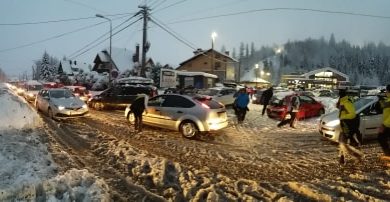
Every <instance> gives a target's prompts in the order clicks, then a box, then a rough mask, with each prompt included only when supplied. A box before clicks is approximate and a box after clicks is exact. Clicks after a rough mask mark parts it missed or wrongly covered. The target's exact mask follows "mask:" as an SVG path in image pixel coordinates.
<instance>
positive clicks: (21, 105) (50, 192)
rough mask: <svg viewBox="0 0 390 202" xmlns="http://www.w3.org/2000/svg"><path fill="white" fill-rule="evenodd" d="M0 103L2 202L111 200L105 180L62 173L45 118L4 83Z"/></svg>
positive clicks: (83, 173)
mask: <svg viewBox="0 0 390 202" xmlns="http://www.w3.org/2000/svg"><path fill="white" fill-rule="evenodd" d="M0 103H1V105H0V164H1V166H0V201H109V195H108V192H107V191H108V188H107V185H106V184H105V182H104V181H102V180H100V179H97V178H96V176H94V175H92V174H91V173H88V171H87V170H76V169H73V170H69V171H67V172H66V173H63V174H59V173H58V171H57V170H58V169H57V167H56V164H55V163H54V162H53V160H52V158H51V155H50V153H49V152H48V150H47V146H46V145H45V144H44V143H42V142H41V138H40V135H42V134H41V133H40V130H39V127H40V126H42V124H43V122H42V120H41V119H40V118H39V116H38V114H37V113H36V112H35V111H34V110H33V109H31V108H30V106H29V105H28V104H27V103H25V102H24V101H22V100H21V99H19V98H18V97H16V96H14V95H12V94H11V92H10V91H8V89H7V88H6V87H5V85H4V84H1V83H0Z"/></svg>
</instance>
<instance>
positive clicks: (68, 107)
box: [35, 88, 88, 119]
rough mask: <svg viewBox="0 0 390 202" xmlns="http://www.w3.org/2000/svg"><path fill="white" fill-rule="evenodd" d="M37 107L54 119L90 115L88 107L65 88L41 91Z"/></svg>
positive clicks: (37, 99)
mask: <svg viewBox="0 0 390 202" xmlns="http://www.w3.org/2000/svg"><path fill="white" fill-rule="evenodd" d="M35 107H36V108H37V110H38V111H43V112H46V113H47V114H48V115H49V117H50V118H53V119H55V118H65V117H74V116H84V115H85V114H87V113H88V106H87V105H86V104H85V103H84V102H83V101H82V100H80V98H78V97H75V96H74V95H73V94H72V92H71V91H70V90H68V89H64V88H56V89H43V90H40V91H39V93H38V95H37V98H36V100H35Z"/></svg>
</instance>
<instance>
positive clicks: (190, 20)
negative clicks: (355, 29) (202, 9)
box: [168, 8, 390, 24]
mask: <svg viewBox="0 0 390 202" xmlns="http://www.w3.org/2000/svg"><path fill="white" fill-rule="evenodd" d="M277 10H291V11H312V12H319V13H330V14H342V15H352V16H361V17H371V18H381V19H390V16H381V15H371V14H363V13H352V12H344V11H329V10H319V9H311V8H265V9H255V10H248V11H240V12H235V13H227V14H221V15H213V16H207V17H200V18H192V19H185V20H178V21H173V22H170V23H168V24H177V23H183V22H192V21H200V20H206V19H212V18H220V17H227V16H234V15H241V14H248V13H256V12H263V11H277Z"/></svg>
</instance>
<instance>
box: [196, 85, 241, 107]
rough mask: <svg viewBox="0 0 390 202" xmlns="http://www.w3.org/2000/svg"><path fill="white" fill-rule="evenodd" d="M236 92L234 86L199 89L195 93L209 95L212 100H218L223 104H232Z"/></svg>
mask: <svg viewBox="0 0 390 202" xmlns="http://www.w3.org/2000/svg"><path fill="white" fill-rule="evenodd" d="M236 92H237V91H236V89H234V88H226V87H222V88H221V87H214V88H208V89H205V90H200V91H198V92H197V93H199V94H201V95H207V96H210V97H211V98H212V99H213V100H215V101H218V102H220V103H222V104H224V105H233V103H234V100H235V99H236V98H235V97H234V94H236Z"/></svg>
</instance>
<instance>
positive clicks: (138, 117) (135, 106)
mask: <svg viewBox="0 0 390 202" xmlns="http://www.w3.org/2000/svg"><path fill="white" fill-rule="evenodd" d="M148 100H149V96H147V95H146V94H139V95H138V96H137V98H135V100H134V101H133V103H131V105H130V113H133V114H134V118H135V122H134V129H135V131H136V132H142V114H143V113H144V111H145V109H147V107H148ZM146 113H147V111H146Z"/></svg>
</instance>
